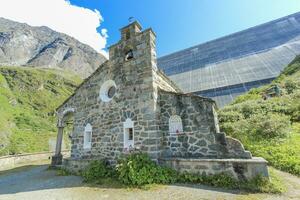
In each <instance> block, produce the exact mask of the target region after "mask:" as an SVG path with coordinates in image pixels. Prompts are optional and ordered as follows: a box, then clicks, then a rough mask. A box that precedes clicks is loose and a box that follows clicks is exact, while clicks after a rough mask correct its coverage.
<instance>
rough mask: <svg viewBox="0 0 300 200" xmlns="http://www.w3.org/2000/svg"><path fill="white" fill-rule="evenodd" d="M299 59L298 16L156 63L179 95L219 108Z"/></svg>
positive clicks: (170, 56)
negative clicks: (195, 97)
mask: <svg viewBox="0 0 300 200" xmlns="http://www.w3.org/2000/svg"><path fill="white" fill-rule="evenodd" d="M298 54H300V12H299V13H295V14H292V15H289V16H286V17H283V18H280V19H277V20H274V21H271V22H268V23H265V24H262V25H258V26H255V27H252V28H249V29H246V30H244V31H241V32H237V33H234V34H231V35H228V36H225V37H222V38H219V39H216V40H213V41H209V42H206V43H203V44H200V45H196V46H193V47H190V48H187V49H184V50H182V51H178V52H175V53H172V54H170V55H166V56H163V57H161V58H159V59H158V66H159V67H160V69H162V70H163V71H164V72H165V73H166V74H167V75H168V76H169V77H170V78H171V79H172V80H173V81H174V82H175V83H176V84H177V85H178V86H179V87H180V88H181V89H182V90H183V91H184V92H186V93H196V94H199V95H201V96H206V97H211V98H213V99H214V100H216V102H217V104H218V106H219V107H223V106H225V105H226V104H228V103H230V102H232V101H233V100H234V98H235V97H237V96H239V95H241V94H243V93H245V92H247V91H248V90H250V89H251V88H254V87H259V86H261V85H264V84H268V83H270V82H271V81H272V80H273V79H275V78H276V77H277V76H278V75H279V74H280V72H281V71H282V70H283V68H284V67H285V66H286V65H287V64H288V63H289V62H291V61H292V60H293V59H294V58H295V56H296V55H298Z"/></svg>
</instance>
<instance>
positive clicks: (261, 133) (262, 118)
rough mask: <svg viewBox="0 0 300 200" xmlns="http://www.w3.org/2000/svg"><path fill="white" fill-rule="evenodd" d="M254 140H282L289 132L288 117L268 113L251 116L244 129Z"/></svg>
mask: <svg viewBox="0 0 300 200" xmlns="http://www.w3.org/2000/svg"><path fill="white" fill-rule="evenodd" d="M244 130H245V131H247V132H248V133H249V134H250V135H253V136H254V138H261V139H264V138H269V139H272V138H277V137H279V138H284V137H286V136H287V135H288V133H289V132H290V130H291V125H290V120H289V117H288V116H285V115H280V114H273V113H268V114H266V115H263V114H255V115H252V116H251V117H250V118H249V120H248V123H247V124H246V127H245V129H244Z"/></svg>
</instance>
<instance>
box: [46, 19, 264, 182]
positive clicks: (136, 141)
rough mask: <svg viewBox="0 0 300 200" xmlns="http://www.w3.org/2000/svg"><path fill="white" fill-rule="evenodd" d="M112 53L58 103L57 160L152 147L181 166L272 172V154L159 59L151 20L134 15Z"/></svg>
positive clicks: (111, 157)
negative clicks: (224, 128) (222, 118)
mask: <svg viewBox="0 0 300 200" xmlns="http://www.w3.org/2000/svg"><path fill="white" fill-rule="evenodd" d="M120 31H121V40H120V41H119V42H118V43H117V44H115V45H112V46H111V47H110V48H109V60H108V61H106V62H105V63H104V64H102V65H101V66H100V67H99V68H98V69H97V70H96V71H95V72H94V73H93V74H91V75H90V76H89V77H88V78H87V79H85V80H84V81H83V82H82V84H81V85H79V86H78V88H77V89H76V90H75V92H74V94H73V95H71V96H70V97H69V98H68V99H67V100H66V101H65V102H64V103H63V104H62V105H61V106H59V107H58V109H57V114H58V123H57V126H58V136H57V144H56V152H55V155H54V156H53V157H52V165H61V164H62V163H63V165H64V166H65V167H66V168H68V169H70V170H74V171H76V170H81V169H83V168H84V167H85V166H86V165H87V163H88V162H89V161H91V160H93V159H106V160H108V161H109V162H110V163H111V164H116V161H117V159H118V158H119V157H120V156H121V155H122V154H128V153H130V152H131V151H141V152H146V153H147V154H149V155H150V157H151V158H152V159H153V160H155V161H157V162H158V163H159V164H162V165H167V166H170V167H173V168H175V169H177V170H179V171H190V172H197V173H204V174H216V173H220V172H228V173H231V174H232V175H233V176H234V177H236V178H246V179H247V178H251V177H254V176H256V175H258V174H261V175H263V176H268V170H267V162H266V161H265V160H264V159H263V158H255V157H252V156H251V153H250V152H249V151H245V149H244V147H243V145H242V144H241V143H240V142H239V141H238V140H236V139H233V138H231V137H227V136H226V135H225V133H221V132H220V131H219V127H218V119H217V114H216V104H215V102H214V101H213V100H212V99H209V98H204V97H201V96H197V95H194V94H184V93H183V92H182V91H181V90H180V88H178V87H177V86H176V84H175V83H173V82H172V81H171V80H170V79H169V78H168V77H167V76H166V75H164V73H163V72H162V71H160V70H159V69H158V68H157V65H156V50H155V38H156V35H155V33H154V32H153V31H152V29H151V28H149V29H146V30H142V28H141V25H140V24H139V23H138V22H137V21H135V22H133V23H131V24H129V25H127V26H125V27H123V28H121V30H120ZM70 118H71V119H72V120H73V130H72V134H71V135H70V139H71V157H70V158H67V159H64V160H63V159H62V155H61V143H62V137H63V131H64V127H65V126H66V119H68V120H69V119H70Z"/></svg>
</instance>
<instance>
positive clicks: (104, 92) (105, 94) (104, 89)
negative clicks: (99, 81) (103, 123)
mask: <svg viewBox="0 0 300 200" xmlns="http://www.w3.org/2000/svg"><path fill="white" fill-rule="evenodd" d="M116 91H117V87H116V84H115V82H114V81H113V80H109V81H106V82H104V83H103V85H102V86H101V88H100V99H101V100H102V101H104V102H109V101H110V100H112V98H113V97H114V96H115V94H116Z"/></svg>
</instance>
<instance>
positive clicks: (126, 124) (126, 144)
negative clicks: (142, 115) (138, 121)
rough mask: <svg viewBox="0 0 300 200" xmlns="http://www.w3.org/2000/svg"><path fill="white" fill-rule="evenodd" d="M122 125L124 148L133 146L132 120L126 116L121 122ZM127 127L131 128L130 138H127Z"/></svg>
mask: <svg viewBox="0 0 300 200" xmlns="http://www.w3.org/2000/svg"><path fill="white" fill-rule="evenodd" d="M123 125H124V134H123V136H124V137H123V138H124V140H123V141H124V149H128V150H129V149H130V148H134V121H132V120H131V119H130V118H127V119H126V121H125V122H124V123H123ZM129 129H132V140H129Z"/></svg>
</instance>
